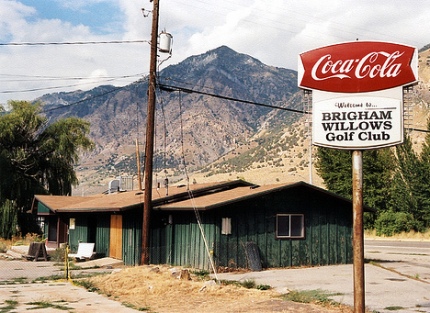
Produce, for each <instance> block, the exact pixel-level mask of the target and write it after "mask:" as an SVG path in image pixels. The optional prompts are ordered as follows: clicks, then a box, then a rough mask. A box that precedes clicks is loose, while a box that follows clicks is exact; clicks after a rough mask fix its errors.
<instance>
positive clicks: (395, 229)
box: [375, 211, 422, 236]
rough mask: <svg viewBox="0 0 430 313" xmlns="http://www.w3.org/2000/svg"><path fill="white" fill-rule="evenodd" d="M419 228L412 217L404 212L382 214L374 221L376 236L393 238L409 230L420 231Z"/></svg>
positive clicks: (420, 226)
mask: <svg viewBox="0 0 430 313" xmlns="http://www.w3.org/2000/svg"><path fill="white" fill-rule="evenodd" d="M421 228H422V225H421V224H420V223H419V222H418V221H416V220H415V219H414V216H413V215H412V214H410V213H405V212H393V211H386V212H382V213H381V214H380V215H379V217H378V218H377V219H376V221H375V229H376V235H378V236H381V235H383V236H393V235H394V234H399V233H401V232H409V231H411V230H414V231H420V230H421Z"/></svg>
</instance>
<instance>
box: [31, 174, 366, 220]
mask: <svg viewBox="0 0 430 313" xmlns="http://www.w3.org/2000/svg"><path fill="white" fill-rule="evenodd" d="M295 187H304V188H310V189H313V190H316V191H318V192H321V193H325V194H327V195H328V196H331V197H335V198H338V199H341V200H342V201H348V202H350V200H348V199H346V198H343V197H340V196H338V195H336V194H334V193H332V192H329V191H327V190H325V189H322V188H319V187H316V186H314V185H310V184H307V183H305V182H296V183H289V184H276V185H264V186H257V185H253V184H250V183H247V182H244V181H232V182H222V183H210V184H193V185H190V188H189V190H187V188H185V186H182V187H170V188H169V194H168V195H166V191H165V189H164V188H163V189H160V190H157V189H154V190H153V192H152V200H153V209H154V210H166V211H167V210H183V211H186V210H193V209H197V210H210V209H214V208H216V207H220V206H223V205H227V204H230V203H234V202H238V201H242V200H245V199H249V198H252V197H258V196H262V195H264V194H268V193H272V192H276V191H279V190H283V189H288V188H295ZM36 201H39V202H41V203H43V204H44V205H45V206H47V207H48V208H49V209H50V210H51V211H53V212H58V213H68V212H119V211H126V210H129V209H132V208H137V207H141V206H142V205H143V202H144V192H141V191H140V192H139V191H127V192H119V193H114V194H108V195H104V194H103V195H95V196H87V197H77V196H72V197H66V196H46V195H37V196H35V202H36ZM36 208H37V207H36V206H35V204H33V209H36ZM364 210H365V211H367V212H369V211H374V210H373V209H371V208H369V207H365V208H364Z"/></svg>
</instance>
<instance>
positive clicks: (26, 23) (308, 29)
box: [0, 0, 430, 103]
mask: <svg viewBox="0 0 430 313" xmlns="http://www.w3.org/2000/svg"><path fill="white" fill-rule="evenodd" d="M26 3H27V4H29V5H23V4H22V3H20V2H19V1H17V0H16V1H13V0H0V42H3V43H5V42H24V41H27V42H36V41H45V42H52V41H105V40H106V41H110V40H142V39H143V40H148V41H149V39H150V33H151V20H152V16H151V15H149V16H148V17H144V15H143V13H142V10H141V9H142V8H145V12H146V13H148V11H151V10H152V3H151V2H149V1H148V0H144V1H143V0H104V1H102V0H90V1H74V2H73V7H72V9H73V10H75V11H70V12H73V14H79V12H83V11H85V14H94V15H93V16H94V17H96V15H95V14H98V17H100V14H103V17H104V19H101V20H103V21H105V24H101V25H93V24H92V23H91V20H92V19H91V18H89V19H88V23H87V22H86V19H81V20H80V21H79V22H75V20H73V19H69V21H66V20H65V19H61V17H64V14H67V13H68V11H64V12H61V13H62V14H58V17H55V14H54V17H53V16H52V12H51V16H50V17H45V16H44V12H43V10H39V11H37V10H36V7H32V5H31V4H32V3H33V2H31V1H26ZM58 3H62V4H66V2H63V1H61V2H58ZM94 4H99V5H102V7H103V8H105V10H104V11H102V12H91V10H87V6H88V8H89V7H91V5H94ZM103 4H106V5H103ZM68 5H69V4H68ZM92 8H93V7H92ZM69 9H70V7H69ZM429 9H430V4H427V2H426V1H423V0H409V1H399V0H378V1H373V0H361V1H352V0H329V1H321V0H273V1H270V2H267V1H265V0H236V1H228V0H219V1H213V0H196V1H191V2H190V1H188V0H169V1H165V0H160V23H159V30H160V31H161V30H162V29H166V30H167V31H168V32H170V33H171V34H172V35H173V37H174V42H173V55H172V58H171V59H170V60H169V61H168V62H166V63H164V64H163V66H167V65H168V64H174V63H178V62H180V61H182V60H183V59H185V58H186V57H188V56H191V55H196V54H200V53H204V52H206V51H208V50H210V49H213V48H216V47H218V46H221V45H227V46H229V47H231V48H233V49H235V50H236V51H238V52H240V53H246V54H249V55H251V56H253V57H256V58H258V59H260V60H261V61H262V62H264V63H266V64H268V65H273V66H279V67H286V68H293V69H295V68H296V67H297V55H298V54H299V53H301V52H304V51H307V50H309V49H314V48H317V47H320V46H324V45H328V44H333V43H337V42H342V41H350V40H355V39H356V38H359V39H360V40H383V41H393V42H400V43H405V44H409V45H413V46H416V47H418V48H421V47H422V46H424V45H426V44H428V43H430V36H429V35H428V34H427V31H426V30H427V29H430V10H429ZM45 13H46V12H45ZM54 13H55V12H54ZM70 14H71V13H70ZM104 15H108V16H104ZM106 17H108V18H106ZM110 17H112V18H110ZM94 20H95V18H94ZM109 20H112V21H113V23H108V22H107V21H109ZM100 23H101V22H100ZM96 28H97V29H96ZM100 29H104V32H100ZM148 63H149V45H148V44H142V43H141V44H104V45H81V46H38V47H28V46H25V47H10V46H0V86H1V87H0V103H4V102H5V101H6V100H7V99H22V98H24V99H34V98H35V97H36V96H38V95H41V94H43V93H47V92H51V91H63V90H75V89H79V88H84V87H82V86H71V87H68V88H66V87H64V88H63V89H61V88H60V89H59V90H57V89H54V90H51V89H47V90H43V91H37V92H32V93H28V92H24V93H22V92H21V93H5V91H8V90H9V91H13V90H16V91H19V90H26V89H31V88H43V87H55V86H63V85H72V84H76V81H74V82H73V83H71V81H66V80H41V79H33V80H31V79H30V77H27V78H26V79H25V80H24V78H23V75H27V76H53V77H71V76H73V77H91V78H92V80H91V82H95V83H97V82H96V80H95V77H99V79H100V84H103V83H105V81H106V79H104V78H102V77H103V76H108V77H111V76H123V75H131V74H137V73H147V71H148ZM94 73H103V74H104V75H101V74H97V75H94ZM19 75H20V76H19ZM136 79H137V78H130V79H128V80H118V81H112V82H111V83H112V84H126V83H130V82H131V81H133V80H136ZM103 80H104V81H103Z"/></svg>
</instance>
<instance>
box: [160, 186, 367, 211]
mask: <svg viewBox="0 0 430 313" xmlns="http://www.w3.org/2000/svg"><path fill="white" fill-rule="evenodd" d="M292 188H308V189H312V190H315V191H317V192H320V193H322V194H325V195H327V196H330V197H333V198H337V199H339V200H341V201H344V202H348V203H351V200H349V199H346V198H344V197H341V196H338V195H337V194H335V193H332V192H330V191H327V190H325V189H322V188H319V187H317V186H314V185H311V184H307V183H305V182H295V183H288V184H276V185H264V186H257V185H253V186H240V187H236V188H232V189H229V190H225V191H223V192H218V193H208V194H205V195H202V196H200V197H196V196H194V195H193V198H192V199H190V198H188V199H184V200H182V201H176V202H171V203H165V204H159V205H154V206H153V209H155V210H162V211H173V210H177V211H187V210H194V209H197V210H211V209H215V208H217V207H221V206H224V205H227V204H231V203H235V202H239V201H243V200H246V199H252V198H254V197H261V196H263V195H265V194H269V193H273V192H277V191H281V190H285V189H292ZM364 210H365V211H366V212H374V211H375V210H374V209H371V208H369V207H366V206H365V207H364Z"/></svg>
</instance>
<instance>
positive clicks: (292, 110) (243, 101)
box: [160, 84, 311, 114]
mask: <svg viewBox="0 0 430 313" xmlns="http://www.w3.org/2000/svg"><path fill="white" fill-rule="evenodd" d="M160 88H161V90H165V91H183V92H186V93H196V94H199V95H205V96H211V97H214V98H219V99H224V100H230V101H236V102H242V103H246V104H253V105H256V106H262V107H266V108H271V109H278V110H284V111H289V112H294V113H302V114H311V113H310V112H308V111H304V110H296V109H290V108H284V107H280V106H276V105H270V104H265V103H260V102H255V101H250V100H243V99H238V98H233V97H227V96H223V95H217V94H212V93H209V92H204V91H198V90H193V89H189V88H185V87H178V86H171V85H165V84H160Z"/></svg>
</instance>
